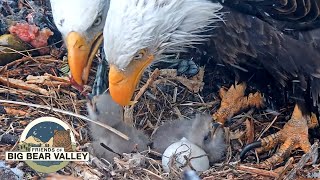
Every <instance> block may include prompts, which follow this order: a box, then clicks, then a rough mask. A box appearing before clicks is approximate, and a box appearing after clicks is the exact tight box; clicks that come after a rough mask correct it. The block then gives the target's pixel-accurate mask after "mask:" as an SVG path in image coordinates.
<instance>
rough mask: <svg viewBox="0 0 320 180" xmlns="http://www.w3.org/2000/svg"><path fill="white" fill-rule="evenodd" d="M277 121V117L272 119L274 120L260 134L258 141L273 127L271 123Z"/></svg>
mask: <svg viewBox="0 0 320 180" xmlns="http://www.w3.org/2000/svg"><path fill="white" fill-rule="evenodd" d="M277 119H278V116H276V117H274V119H273V120H272V122H271V123H270V124H269V125H268V126H267V127H266V128H265V129H264V130H263V131H262V133H261V134H260V136H259V138H258V139H261V137H262V136H263V134H264V133H265V132H267V131H268V130H269V129H270V127H271V126H272V125H273V123H274V122H275V121H276V120H277Z"/></svg>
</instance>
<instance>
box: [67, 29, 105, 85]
mask: <svg viewBox="0 0 320 180" xmlns="http://www.w3.org/2000/svg"><path fill="white" fill-rule="evenodd" d="M102 41H103V36H102V32H101V33H99V34H97V35H96V36H95V37H94V39H93V40H92V42H88V40H87V39H86V38H85V37H84V36H82V35H81V34H80V33H77V32H70V33H69V34H68V35H67V37H66V46H67V49H68V63H69V66H70V70H71V76H72V78H73V80H74V81H75V82H76V83H77V84H78V85H80V86H82V85H84V84H86V83H87V81H88V77H89V72H90V68H91V64H92V61H93V58H94V56H95V54H96V53H97V51H98V49H99V46H100V44H101V43H102Z"/></svg>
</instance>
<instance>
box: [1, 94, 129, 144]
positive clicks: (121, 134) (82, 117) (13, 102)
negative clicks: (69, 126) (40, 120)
mask: <svg viewBox="0 0 320 180" xmlns="http://www.w3.org/2000/svg"><path fill="white" fill-rule="evenodd" d="M0 103H9V104H18V105H22V106H29V107H34V108H40V109H46V110H51V111H55V112H59V113H63V114H66V115H69V116H74V117H77V118H80V119H83V120H85V121H89V122H91V123H95V124H97V125H99V126H102V127H104V128H106V129H108V130H109V131H111V132H113V133H115V134H116V135H118V136H120V137H122V138H123V139H125V140H129V137H128V136H127V135H125V134H123V133H122V132H120V131H118V130H116V129H114V128H112V127H110V126H108V125H106V124H103V123H100V122H97V121H93V120H91V119H89V118H88V117H86V116H82V115H79V114H75V113H73V112H69V111H65V110H62V109H58V108H53V107H50V106H44V105H39V104H31V103H25V102H19V101H10V100H0Z"/></svg>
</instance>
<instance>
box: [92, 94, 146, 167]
mask: <svg viewBox="0 0 320 180" xmlns="http://www.w3.org/2000/svg"><path fill="white" fill-rule="evenodd" d="M87 109H88V113H89V117H90V118H91V119H92V120H95V121H99V122H102V123H104V124H107V125H109V126H111V127H113V128H115V129H117V130H118V131H120V132H122V133H124V134H126V135H127V136H128V137H129V138H130V139H129V141H127V140H125V139H123V138H121V137H119V136H118V135H116V134H114V133H113V132H111V131H109V130H107V129H105V128H103V127H101V126H99V125H96V124H94V123H90V127H89V128H90V131H91V136H92V138H93V142H92V148H93V153H94V154H95V155H96V156H97V157H99V158H104V159H106V160H108V161H109V162H113V158H114V157H115V156H118V155H117V154H115V153H113V152H110V151H109V150H107V149H105V148H104V147H102V146H101V145H100V143H104V144H105V145H106V146H108V147H109V148H111V149H112V150H113V151H114V152H116V153H118V154H122V153H131V152H133V151H138V152H140V151H143V150H146V149H147V148H148V144H149V138H148V137H147V136H146V135H145V134H144V133H143V132H142V131H139V130H137V129H136V128H134V127H131V126H128V125H127V124H125V123H124V121H123V108H122V107H121V106H119V105H118V104H116V103H115V102H114V101H113V100H112V98H111V96H110V95H109V94H102V95H99V96H94V97H93V99H92V100H91V102H88V103H87Z"/></svg>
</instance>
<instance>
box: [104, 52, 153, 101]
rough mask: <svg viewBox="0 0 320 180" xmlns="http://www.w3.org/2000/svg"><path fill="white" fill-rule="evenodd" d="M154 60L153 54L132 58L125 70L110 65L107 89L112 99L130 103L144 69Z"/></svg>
mask: <svg viewBox="0 0 320 180" xmlns="http://www.w3.org/2000/svg"><path fill="white" fill-rule="evenodd" d="M153 60H154V56H152V55H151V56H148V57H147V58H145V59H142V60H133V61H131V63H130V64H129V65H128V67H127V68H126V69H125V70H119V69H118V68H117V67H116V66H115V65H112V64H111V65H110V70H109V90H110V95H111V97H112V99H113V100H114V101H115V102H116V103H118V104H120V105H122V106H126V105H132V104H134V103H135V102H133V101H131V98H132V96H133V93H134V91H135V88H136V87H137V85H138V83H139V81H140V79H141V75H142V73H143V72H144V70H145V69H146V68H147V67H148V66H149V65H150V63H151V62H152V61H153Z"/></svg>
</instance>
